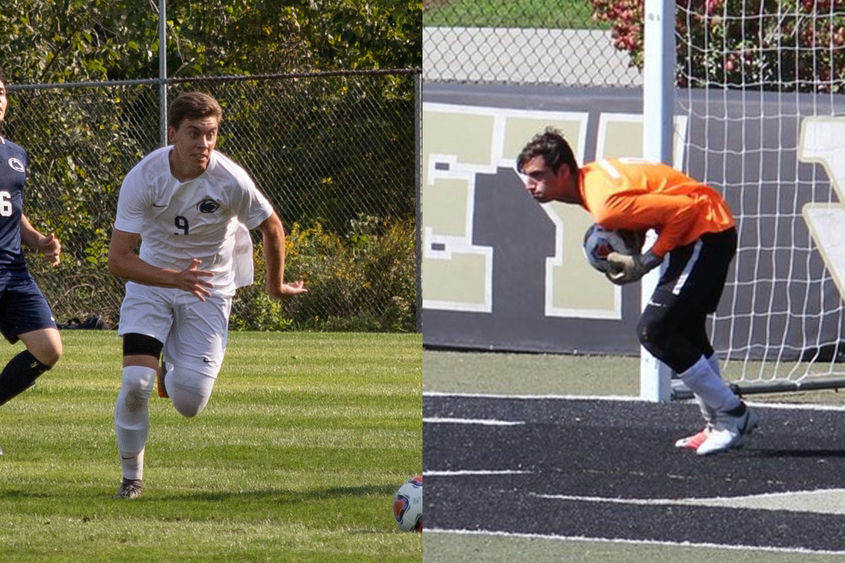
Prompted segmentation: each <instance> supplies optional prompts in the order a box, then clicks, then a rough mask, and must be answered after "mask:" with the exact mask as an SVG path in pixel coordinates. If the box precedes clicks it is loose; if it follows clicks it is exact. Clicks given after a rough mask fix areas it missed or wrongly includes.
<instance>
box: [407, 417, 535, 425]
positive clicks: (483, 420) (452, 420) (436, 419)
mask: <svg viewBox="0 0 845 563" xmlns="http://www.w3.org/2000/svg"><path fill="white" fill-rule="evenodd" d="M423 422H429V423H431V424H480V425H482V426H519V425H520V424H525V422H523V421H521V420H495V419H487V418H441V417H437V416H433V417H429V418H423Z"/></svg>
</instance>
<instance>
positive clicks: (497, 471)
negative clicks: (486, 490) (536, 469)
mask: <svg viewBox="0 0 845 563" xmlns="http://www.w3.org/2000/svg"><path fill="white" fill-rule="evenodd" d="M531 473H533V471H521V470H518V469H477V470H473V469H460V470H456V471H423V477H426V476H431V477H467V476H473V477H475V476H478V475H526V474H531Z"/></svg>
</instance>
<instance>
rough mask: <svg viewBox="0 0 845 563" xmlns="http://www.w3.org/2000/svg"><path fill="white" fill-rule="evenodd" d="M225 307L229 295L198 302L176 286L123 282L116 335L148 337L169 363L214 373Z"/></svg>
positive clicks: (225, 331) (225, 326)
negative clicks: (155, 343) (161, 347)
mask: <svg viewBox="0 0 845 563" xmlns="http://www.w3.org/2000/svg"><path fill="white" fill-rule="evenodd" d="M231 310H232V298H231V297H220V296H216V295H212V296H211V297H207V298H206V300H205V301H200V300H199V299H198V298H197V297H196V296H195V295H193V294H191V293H188V292H187V291H184V290H181V289H174V288H169V287H153V286H149V285H142V284H138V283H134V282H127V283H126V296H125V297H124V298H123V304H122V305H121V307H120V324H119V328H118V331H117V333H118V334H119V335H120V336H123V335H124V334H128V333H132V332H134V333H138V334H143V335H146V336H151V337H153V338H155V339H156V340H158V341H160V342H163V343H164V350H163V353H162V358H163V360H164V361H165V362H166V363H168V364H169V365H172V366H178V367H185V368H190V369H193V370H196V371H198V372H200V373H202V374H204V375H208V376H210V377H217V373H218V372H219V371H220V368H221V366H222V365H223V355H224V354H225V353H226V342H227V339H228V335H229V313H230V312H231Z"/></svg>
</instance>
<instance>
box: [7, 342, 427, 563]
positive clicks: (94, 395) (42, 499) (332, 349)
mask: <svg viewBox="0 0 845 563" xmlns="http://www.w3.org/2000/svg"><path fill="white" fill-rule="evenodd" d="M63 338H64V343H65V355H64V357H63V358H62V360H61V361H60V363H59V364H58V365H57V366H56V367H55V368H54V369H53V370H51V371H50V372H47V373H46V374H45V375H44V376H42V378H41V379H40V380H39V383H38V385H37V386H36V387H35V388H34V389H30V390H28V391H27V392H25V393H24V394H22V395H20V396H19V397H17V398H15V399H13V400H12V401H11V402H9V403H7V404H6V405H4V406H3V407H1V408H0V445H2V446H3V448H4V450H5V452H6V454H5V455H4V456H2V457H0V546H1V547H0V553H2V559H3V561H32V560H39V561H49V560H67V561H70V560H73V561H93V560H97V561H103V560H121V561H140V560H144V561H173V560H180V561H200V560H201V561H251V560H266V561H282V560H285V561H289V560H297V561H354V560H378V561H399V560H402V561H406V560H414V559H416V560H420V559H421V557H422V538H421V534H413V533H402V532H400V531H399V530H398V529H397V527H396V525H395V523H394V521H393V517H392V511H391V504H392V497H393V493H394V492H395V490H396V489H397V488H398V486H399V485H400V484H401V483H402V482H403V481H404V480H405V479H407V478H409V477H411V476H413V475H414V474H417V473H420V472H421V471H422V397H421V392H422V357H421V356H422V352H421V350H422V345H421V338H420V336H419V335H415V334H410V335H408V334H326V333H249V332H246V333H232V334H231V335H230V339H229V350H228V352H227V356H226V361H225V363H224V366H223V370H222V372H221V374H220V377H219V379H218V382H217V385H216V387H215V390H214V394H213V395H212V398H211V401H210V402H209V405H208V407H207V408H206V409H205V411H204V412H203V413H202V414H200V415H199V416H198V417H196V418H193V419H186V418H183V417H181V416H180V415H179V414H178V413H176V411H175V410H174V409H173V407H172V406H171V405H170V404H169V401H168V400H166V399H159V398H158V397H156V396H155V392H154V393H153V395H154V396H153V398H151V400H150V438H149V440H148V442H147V451H146V470H145V475H144V484H145V491H144V494H143V495H142V496H141V497H140V498H139V499H135V500H132V501H121V500H117V499H115V498H114V494H115V492H116V490H117V486H118V485H119V482H120V466H119V460H118V454H117V449H116V445H115V441H114V429H113V409H114V400H115V398H116V396H117V392H118V389H119V386H120V362H121V358H120V340H119V338H118V337H117V336H116V334H115V333H114V332H111V331H107V332H100V331H95V332H89V331H65V332H64V333H63ZM20 350H22V347H21V345H20V344H18V345H16V346H14V347H12V346H9V345H5V346H4V347H2V349H0V361H2V362H3V363H5V362H6V361H7V360H8V359H9V358H10V357H11V356H12V355H14V354H16V353H17V352H19V351H20Z"/></svg>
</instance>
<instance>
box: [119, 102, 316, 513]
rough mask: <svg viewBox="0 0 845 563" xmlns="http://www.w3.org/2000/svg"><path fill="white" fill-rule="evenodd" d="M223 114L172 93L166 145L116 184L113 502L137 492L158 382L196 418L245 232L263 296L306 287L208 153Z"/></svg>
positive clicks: (246, 198)
mask: <svg viewBox="0 0 845 563" xmlns="http://www.w3.org/2000/svg"><path fill="white" fill-rule="evenodd" d="M222 113H223V112H222V109H221V108H220V105H219V104H218V102H217V100H215V99H214V98H213V97H211V96H209V95H207V94H204V93H201V92H186V93H183V94H181V95H179V96H178V97H177V98H176V99H175V100H173V102H172V103H171V105H170V108H169V114H168V125H167V133H168V137H169V141H170V143H171V144H170V145H169V146H167V147H164V148H160V149H158V150H155V151H153V152H152V153H150V154H148V155H147V156H146V157H145V158H144V159H143V160H141V162H139V163H138V164H137V165H136V166H135V167H134V168H132V170H130V171H129V173H128V174H127V175H126V178H125V179H124V181H123V185H122V186H121V188H120V195H119V198H118V204H117V218H116V220H115V223H114V231H113V232H112V237H111V244H110V246H109V270H110V271H111V273H112V274H114V275H116V276H118V277H121V278H123V279H125V280H127V283H126V296H125V297H124V299H123V304H122V306H121V309H120V325H119V330H118V334H119V335H121V336H122V337H123V376H122V383H121V388H120V393H119V394H118V397H117V402H116V404H115V416H114V419H115V433H116V436H117V447H118V450H119V452H120V459H121V465H122V469H123V481H122V483H121V486H120V489H119V490H118V493H117V496H118V497H119V498H125V499H131V498H136V497H137V496H139V495H140V494H141V491H142V489H143V471H144V449H145V444H146V440H147V432H148V429H149V414H148V401H149V397H150V394H151V392H152V390H153V386H154V383H155V381H156V378H157V375H158V376H159V385H160V386H161V385H162V384H163V386H164V389H165V391H166V393H160V394H163V396H169V397H170V399H171V401H172V402H173V406H174V407H175V408H176V410H177V411H178V412H179V413H180V414H182V415H183V416H186V417H192V416H195V415H197V414H199V413H200V411H202V409H203V408H204V407H205V405H206V404H207V403H208V399H209V397H210V395H211V390H212V387H213V386H214V381H215V379H216V377H217V374H218V372H219V371H220V367H221V364H222V361H223V354H224V352H225V349H226V340H227V333H228V322H229V312H230V310H231V305H232V297H233V296H234V294H235V290H236V288H238V287H242V286H244V285H248V284H250V283H252V278H253V271H252V241H251V238H250V236H249V231H248V230H249V229H256V228H257V229H259V230H260V231H261V234H262V238H263V248H264V258H265V264H266V268H267V272H266V278H267V286H266V289H267V292H268V293H269V294H270V295H271V296H272V297H275V298H278V299H281V298H282V297H285V296H288V295H297V294H301V293H305V292H306V291H307V289H306V288H305V287H304V284H303V282H302V280H299V281H296V282H292V283H286V282H285V281H284V271H285V234H284V229H283V227H282V222H281V220H280V219H279V217H278V215H277V214H276V213H275V212H274V210H273V207H272V205H271V204H270V202H269V201H268V200H267V198H266V197H265V196H264V195H263V194H262V193H261V192H260V191H259V190H258V189H257V188H256V187H255V184H254V183H253V182H252V180H251V179H250V177H249V175H248V174H247V173H246V172H245V171H244V169H243V168H241V167H240V166H239V165H237V164H235V163H234V162H233V161H232V160H230V159H229V158H227V157H226V156H225V155H223V154H222V153H220V152H218V151H216V150H215V149H214V147H215V144H216V142H217V133H218V128H219V126H220V120H221V118H222ZM139 240H140V242H141V246H140V249H139V250H138V252H137V253H136V251H135V249H136V247H137V245H138V241H139ZM160 355H161V360H162V361H161V367H159V356H160Z"/></svg>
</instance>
